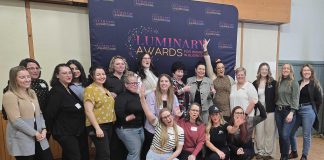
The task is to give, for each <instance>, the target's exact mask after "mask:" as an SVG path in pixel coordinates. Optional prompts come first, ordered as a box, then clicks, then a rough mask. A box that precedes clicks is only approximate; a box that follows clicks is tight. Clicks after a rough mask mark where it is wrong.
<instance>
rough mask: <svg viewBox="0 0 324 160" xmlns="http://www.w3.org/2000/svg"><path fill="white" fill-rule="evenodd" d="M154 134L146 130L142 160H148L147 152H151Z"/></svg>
mask: <svg viewBox="0 0 324 160" xmlns="http://www.w3.org/2000/svg"><path fill="white" fill-rule="evenodd" d="M153 137H154V134H152V133H150V132H149V131H147V130H146V129H144V142H143V147H142V152H141V159H146V155H147V152H148V151H149V150H150V147H151V144H152V141H153Z"/></svg>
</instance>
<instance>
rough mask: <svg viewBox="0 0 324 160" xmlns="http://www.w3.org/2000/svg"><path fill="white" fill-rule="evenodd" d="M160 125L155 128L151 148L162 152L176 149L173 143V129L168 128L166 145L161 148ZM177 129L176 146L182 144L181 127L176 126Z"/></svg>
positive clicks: (182, 133) (182, 134)
mask: <svg viewBox="0 0 324 160" xmlns="http://www.w3.org/2000/svg"><path fill="white" fill-rule="evenodd" d="M161 129H162V127H161V125H160V124H157V126H156V128H155V135H154V138H153V141H152V146H151V147H154V148H156V149H158V150H160V151H163V152H172V151H173V149H175V148H176V142H175V140H176V139H175V133H174V130H173V127H168V140H167V143H166V144H165V145H164V146H161ZM177 129H178V135H177V136H178V145H183V143H184V132H183V129H182V128H181V127H179V126H178V125H177Z"/></svg>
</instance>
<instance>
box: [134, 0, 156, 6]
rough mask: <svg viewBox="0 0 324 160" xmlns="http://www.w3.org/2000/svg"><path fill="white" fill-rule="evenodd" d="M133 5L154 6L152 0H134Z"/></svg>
mask: <svg viewBox="0 0 324 160" xmlns="http://www.w3.org/2000/svg"><path fill="white" fill-rule="evenodd" d="M134 4H135V6H144V7H154V2H153V1H148V0H134Z"/></svg>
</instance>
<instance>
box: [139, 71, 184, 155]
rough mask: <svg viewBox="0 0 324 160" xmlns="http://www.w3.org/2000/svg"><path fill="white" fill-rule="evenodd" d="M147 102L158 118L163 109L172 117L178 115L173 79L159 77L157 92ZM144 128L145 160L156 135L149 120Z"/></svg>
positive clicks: (164, 76)
mask: <svg viewBox="0 0 324 160" xmlns="http://www.w3.org/2000/svg"><path fill="white" fill-rule="evenodd" d="M145 93H146V91H145ZM146 101H147V105H148V107H149V109H150V111H151V112H152V113H153V114H154V115H155V116H156V117H159V113H160V110H161V109H163V108H167V109H168V110H169V111H170V113H171V114H172V115H175V114H176V112H177V111H178V110H179V103H178V99H177V97H176V96H175V95H174V91H173V87H172V85H171V77H170V76H169V75H167V74H161V75H160V76H159V79H158V84H157V88H156V90H155V91H154V92H151V93H149V94H148V95H147V96H146ZM144 128H145V130H144V133H145V140H144V144H143V149H142V159H143V158H144V159H145V156H146V154H147V152H148V150H149V149H150V146H151V143H152V140H153V136H154V134H155V129H154V126H153V125H152V124H151V123H150V122H149V120H148V119H146V121H145V126H144ZM143 156H144V157H143Z"/></svg>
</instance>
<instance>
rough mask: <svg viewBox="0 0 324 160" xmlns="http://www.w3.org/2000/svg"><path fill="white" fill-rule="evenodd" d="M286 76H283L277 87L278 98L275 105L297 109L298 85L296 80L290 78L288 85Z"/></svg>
mask: <svg viewBox="0 0 324 160" xmlns="http://www.w3.org/2000/svg"><path fill="white" fill-rule="evenodd" d="M289 80H290V79H288V78H283V79H282V81H281V83H280V86H279V87H278V95H277V97H278V100H277V102H276V105H278V106H290V107H291V109H293V110H292V111H294V110H298V109H299V85H298V82H297V81H296V80H292V81H291V84H290V85H289Z"/></svg>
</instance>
